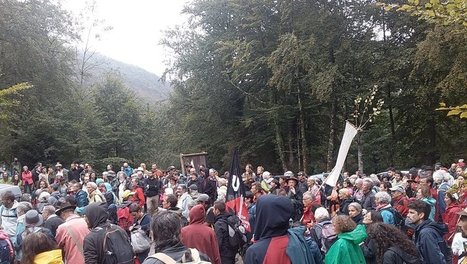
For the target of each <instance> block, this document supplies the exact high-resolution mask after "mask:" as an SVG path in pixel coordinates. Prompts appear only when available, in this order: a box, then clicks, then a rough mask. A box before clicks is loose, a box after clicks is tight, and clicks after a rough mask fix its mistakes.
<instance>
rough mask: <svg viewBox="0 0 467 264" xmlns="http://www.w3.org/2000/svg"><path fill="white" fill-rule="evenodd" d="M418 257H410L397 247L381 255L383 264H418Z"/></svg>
mask: <svg viewBox="0 0 467 264" xmlns="http://www.w3.org/2000/svg"><path fill="white" fill-rule="evenodd" d="M420 263H422V262H421V261H420V258H419V256H412V255H410V254H408V253H407V252H405V251H403V250H402V249H400V248H399V247H390V248H389V249H388V250H387V251H386V252H385V253H384V255H383V264H420Z"/></svg>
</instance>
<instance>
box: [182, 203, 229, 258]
mask: <svg viewBox="0 0 467 264" xmlns="http://www.w3.org/2000/svg"><path fill="white" fill-rule="evenodd" d="M205 217H206V211H205V208H204V206H203V205H202V204H198V205H196V206H194V207H193V208H191V210H190V224H189V225H187V226H185V227H183V228H182V231H181V235H180V239H181V240H182V243H183V245H185V246H186V247H188V248H196V249H197V250H199V251H201V252H204V253H206V255H208V256H209V258H210V259H211V262H212V263H213V264H221V257H220V254H219V245H218V242H217V238H216V233H215V232H214V230H212V228H210V227H208V226H207V225H206V224H205V222H204V219H205Z"/></svg>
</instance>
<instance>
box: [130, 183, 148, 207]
mask: <svg viewBox="0 0 467 264" xmlns="http://www.w3.org/2000/svg"><path fill="white" fill-rule="evenodd" d="M133 192H134V193H135V194H133V196H131V198H130V199H129V200H130V201H131V202H132V203H133V202H135V203H138V205H139V206H141V207H143V206H144V203H145V202H146V201H145V198H144V193H143V189H142V188H141V187H136V189H134V190H133Z"/></svg>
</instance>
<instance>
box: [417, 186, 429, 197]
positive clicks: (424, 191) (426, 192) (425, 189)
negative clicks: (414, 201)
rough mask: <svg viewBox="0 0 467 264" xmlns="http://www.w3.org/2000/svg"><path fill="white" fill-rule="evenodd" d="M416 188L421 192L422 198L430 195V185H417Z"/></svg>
mask: <svg viewBox="0 0 467 264" xmlns="http://www.w3.org/2000/svg"><path fill="white" fill-rule="evenodd" d="M418 189H419V190H420V191H421V192H422V196H423V197H424V198H428V197H431V190H430V187H428V186H420V187H418Z"/></svg>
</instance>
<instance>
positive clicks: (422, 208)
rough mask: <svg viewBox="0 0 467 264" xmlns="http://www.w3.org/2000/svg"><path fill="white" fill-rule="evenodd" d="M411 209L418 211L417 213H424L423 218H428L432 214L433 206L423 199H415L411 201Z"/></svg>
mask: <svg viewBox="0 0 467 264" xmlns="http://www.w3.org/2000/svg"><path fill="white" fill-rule="evenodd" d="M408 208H409V209H412V210H414V211H416V212H417V213H419V214H420V213H424V214H425V215H424V216H423V220H427V219H428V216H430V212H431V206H430V205H429V204H427V203H425V202H424V201H421V200H413V201H410V202H409V206H408Z"/></svg>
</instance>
